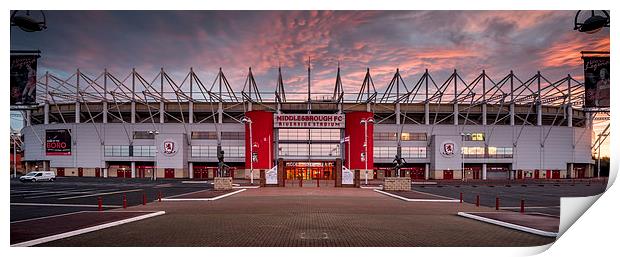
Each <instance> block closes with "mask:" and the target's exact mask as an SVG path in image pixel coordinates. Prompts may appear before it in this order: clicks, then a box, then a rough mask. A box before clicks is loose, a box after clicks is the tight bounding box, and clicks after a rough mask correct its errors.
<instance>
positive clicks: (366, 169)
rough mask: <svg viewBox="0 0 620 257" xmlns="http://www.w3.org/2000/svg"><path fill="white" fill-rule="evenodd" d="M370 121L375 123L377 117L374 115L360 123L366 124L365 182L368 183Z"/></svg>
mask: <svg viewBox="0 0 620 257" xmlns="http://www.w3.org/2000/svg"><path fill="white" fill-rule="evenodd" d="M368 123H370V124H373V123H375V119H373V118H372V117H369V118H366V119H362V120H360V124H363V125H364V164H365V165H366V167H365V169H364V176H365V181H364V184H365V185H368Z"/></svg>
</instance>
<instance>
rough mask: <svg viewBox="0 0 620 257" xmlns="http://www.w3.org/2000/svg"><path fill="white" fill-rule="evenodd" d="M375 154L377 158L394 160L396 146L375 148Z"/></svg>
mask: <svg viewBox="0 0 620 257" xmlns="http://www.w3.org/2000/svg"><path fill="white" fill-rule="evenodd" d="M373 154H374V155H373V156H374V157H376V158H394V157H395V156H396V146H375V147H374V149H373Z"/></svg>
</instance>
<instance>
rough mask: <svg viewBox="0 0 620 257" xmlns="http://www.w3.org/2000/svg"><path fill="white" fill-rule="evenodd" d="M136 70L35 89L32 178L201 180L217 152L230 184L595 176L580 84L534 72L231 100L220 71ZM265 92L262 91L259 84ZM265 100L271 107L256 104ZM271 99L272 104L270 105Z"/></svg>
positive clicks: (30, 118) (52, 80) (48, 79)
mask: <svg viewBox="0 0 620 257" xmlns="http://www.w3.org/2000/svg"><path fill="white" fill-rule="evenodd" d="M154 75H155V76H154V78H153V79H150V80H147V79H145V78H144V77H143V76H142V75H141V74H139V73H138V72H136V71H135V70H132V71H131V72H129V74H128V75H124V76H122V77H119V76H115V75H113V74H111V73H109V72H107V71H104V72H102V73H101V74H99V75H96V76H91V75H87V74H84V73H82V72H80V71H79V70H77V71H76V72H75V73H73V74H72V75H71V76H69V77H68V78H59V77H58V76H55V75H53V74H50V73H46V74H45V75H44V76H42V77H40V78H39V79H38V82H37V83H38V85H37V100H38V102H39V106H38V107H37V108H36V109H34V110H29V111H27V115H26V126H25V127H24V128H23V129H22V134H23V135H24V153H25V154H24V158H23V160H24V161H25V163H26V167H27V169H28V170H35V169H39V170H48V169H49V170H52V171H55V172H56V173H57V175H58V176H97V177H131V178H152V177H157V178H190V179H208V178H213V177H214V176H216V175H217V167H218V156H217V154H218V152H217V149H218V145H220V146H221V149H222V150H223V151H224V157H225V162H226V164H227V165H228V166H230V168H229V169H228V171H229V172H228V173H227V174H229V175H230V176H233V177H235V178H249V177H250V176H251V175H250V174H253V176H254V177H255V178H258V177H259V174H260V173H261V171H263V172H265V171H268V170H272V171H273V170H277V171H278V172H283V174H284V176H285V179H299V178H301V179H326V180H333V179H335V177H336V176H338V175H337V174H338V172H339V171H340V169H341V168H344V169H347V170H359V171H360V174H361V177H362V179H363V178H366V177H368V178H369V179H381V178H383V177H385V176H394V175H395V174H394V173H395V172H394V170H393V169H392V168H393V167H394V160H395V156H396V155H397V152H398V148H399V147H400V151H401V153H402V158H404V161H405V164H404V167H403V169H402V172H401V174H400V176H410V177H411V178H412V179H414V180H429V179H468V180H471V179H481V180H492V179H556V178H584V177H592V176H593V169H592V164H593V161H592V157H591V143H592V118H591V116H590V114H589V113H588V112H585V111H584V110H583V109H582V108H580V107H581V106H583V95H584V88H583V83H581V82H579V81H577V80H575V79H573V78H572V77H570V76H567V77H565V78H562V79H560V80H557V81H555V82H552V81H549V80H548V79H546V78H545V77H544V76H542V75H541V74H540V73H537V74H535V75H533V76H532V77H530V78H529V79H520V78H518V77H517V76H516V75H514V74H513V73H512V72H510V73H509V74H508V75H506V76H504V77H502V78H501V79H499V80H493V79H491V78H490V77H489V76H488V75H487V74H486V73H485V72H484V71H483V72H482V73H481V74H479V75H478V76H476V77H475V78H474V79H473V80H472V81H471V82H465V80H464V79H463V78H462V77H461V75H460V74H458V73H457V72H456V70H455V71H454V73H452V74H451V75H450V76H449V77H448V78H447V79H446V80H445V81H444V82H443V83H441V84H438V83H436V82H435V81H436V80H435V79H433V77H432V76H431V75H430V73H429V72H428V71H426V72H424V73H423V75H422V76H421V77H420V78H419V79H418V80H417V81H416V82H415V84H412V85H413V86H408V85H407V84H406V83H405V81H404V80H403V78H402V77H401V75H400V72H399V71H398V70H396V72H395V74H394V76H393V78H392V80H391V81H390V83H389V84H388V85H387V86H386V87H385V90H384V91H383V92H377V91H376V89H375V86H374V82H373V80H372V77H371V73H370V70H367V72H366V75H365V77H364V78H363V80H362V81H361V86H360V87H359V90H357V92H354V93H345V92H344V90H343V86H342V82H341V79H340V68H338V70H337V72H336V74H335V83H334V90H333V93H332V92H330V93H329V94H320V93H313V92H311V82H310V81H311V79H310V69H308V90H307V92H303V93H299V92H297V93H293V92H286V90H285V85H284V83H283V78H282V73H281V71H280V69H278V77H277V79H276V83H275V84H276V87H275V91H272V92H271V93H269V94H267V93H265V92H260V91H259V90H258V86H257V85H256V81H255V79H254V76H253V74H252V70H251V69H250V70H249V72H248V75H247V78H246V80H245V83H244V86H243V89H242V91H241V92H235V91H234V90H233V88H232V87H231V86H230V84H229V83H228V80H227V79H226V76H225V75H224V73H223V72H222V70H221V69H220V71H219V72H218V74H217V76H216V78H215V79H214V80H213V83H212V84H211V85H209V84H203V82H202V80H201V79H200V78H199V77H198V75H197V74H196V73H195V72H194V71H193V70H190V71H189V72H188V73H187V74H186V75H185V77H184V78H183V79H182V80H173V79H172V78H171V77H170V76H169V75H168V74H167V73H166V72H165V71H164V69H162V70H161V71H160V72H159V73H158V74H154ZM262 88H264V86H262ZM266 96H267V97H266ZM268 96H273V97H268Z"/></svg>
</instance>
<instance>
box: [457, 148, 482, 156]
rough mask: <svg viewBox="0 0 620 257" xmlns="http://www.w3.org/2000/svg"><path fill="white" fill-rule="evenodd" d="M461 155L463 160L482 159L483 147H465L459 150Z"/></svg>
mask: <svg viewBox="0 0 620 257" xmlns="http://www.w3.org/2000/svg"><path fill="white" fill-rule="evenodd" d="M461 153H462V154H463V157H464V158H484V147H477V146H476V147H469V146H465V147H462V148H461Z"/></svg>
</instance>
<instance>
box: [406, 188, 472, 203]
mask: <svg viewBox="0 0 620 257" xmlns="http://www.w3.org/2000/svg"><path fill="white" fill-rule="evenodd" d="M411 191H413V192H416V193H420V194H423V195H430V196H434V197H439V198H444V199H451V200H455V199H454V198H452V197H447V196H442V195H436V194H431V193H426V192H421V191H418V190H413V189H411ZM459 201H460V200H459Z"/></svg>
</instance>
